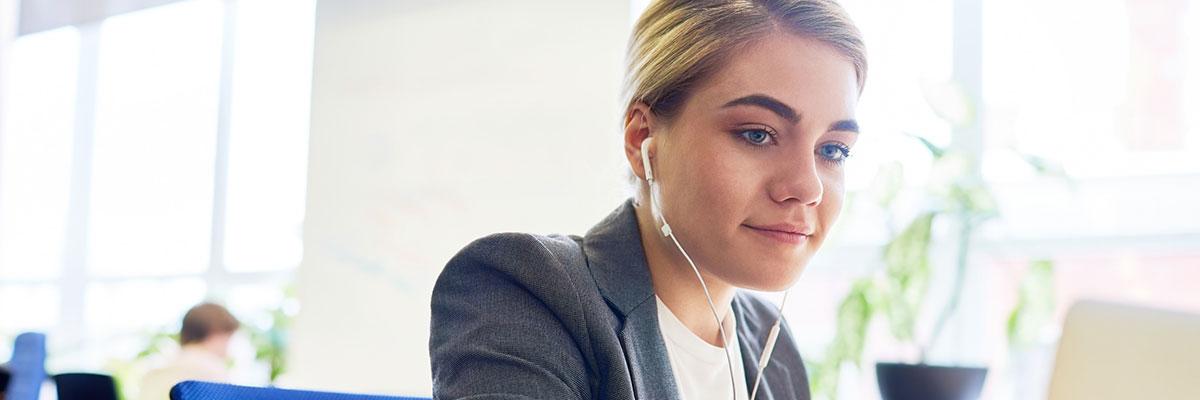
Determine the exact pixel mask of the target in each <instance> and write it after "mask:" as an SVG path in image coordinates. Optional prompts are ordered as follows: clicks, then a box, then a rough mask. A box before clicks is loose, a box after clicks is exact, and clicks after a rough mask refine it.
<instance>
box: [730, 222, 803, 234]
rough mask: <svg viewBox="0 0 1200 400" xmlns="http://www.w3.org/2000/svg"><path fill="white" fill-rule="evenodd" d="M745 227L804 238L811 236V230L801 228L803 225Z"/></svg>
mask: <svg viewBox="0 0 1200 400" xmlns="http://www.w3.org/2000/svg"><path fill="white" fill-rule="evenodd" d="M746 226H747V227H750V228H751V229H758V230H764V231H775V232H783V233H794V234H800V235H804V236H812V234H813V228H811V227H807V226H803V225H793V224H775V225H746Z"/></svg>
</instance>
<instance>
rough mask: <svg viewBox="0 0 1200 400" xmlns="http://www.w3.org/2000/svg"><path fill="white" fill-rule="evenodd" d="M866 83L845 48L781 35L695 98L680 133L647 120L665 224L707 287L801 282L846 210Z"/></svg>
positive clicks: (683, 112) (741, 56)
mask: <svg viewBox="0 0 1200 400" xmlns="http://www.w3.org/2000/svg"><path fill="white" fill-rule="evenodd" d="M856 82H857V81H856V76H855V70H854V66H853V65H852V64H851V63H850V62H849V61H848V60H847V59H846V58H845V57H843V56H842V55H841V53H839V52H838V51H836V50H835V49H834V48H832V47H830V46H828V45H826V44H824V43H821V42H819V41H816V40H813V39H808V38H803V37H799V36H794V35H788V34H773V35H771V36H768V37H766V38H764V39H763V40H761V41H759V42H755V43H754V44H753V45H751V46H748V47H746V48H745V49H743V50H741V51H740V52H737V53H735V54H734V55H733V57H732V58H731V59H730V60H728V61H727V64H726V65H725V66H724V68H723V69H722V70H720V71H717V72H716V73H715V74H714V75H713V76H711V77H709V78H708V79H707V81H705V82H703V83H702V84H701V85H699V86H697V87H696V88H694V90H693V91H692V92H691V94H690V97H689V98H688V99H687V101H686V102H685V103H684V104H683V105H682V107H681V109H680V110H679V112H678V113H677V114H676V116H675V117H674V119H673V120H672V121H670V122H669V123H667V122H666V121H662V120H661V119H660V120H658V121H653V120H654V118H655V116H654V115H653V113H646V115H645V118H646V119H647V120H648V125H649V126H650V129H649V132H651V133H650V134H651V135H652V136H653V137H654V138H655V141H654V148H653V149H652V150H651V151H650V153H651V157H652V161H651V162H652V163H653V167H654V176H655V178H656V180H657V181H658V183H659V186H660V192H659V194H660V195H661V198H660V199H659V200H660V201H661V204H662V208H663V214H664V215H665V217H666V219H667V221H668V222H669V223H670V224H671V227H672V229H673V231H674V232H675V233H676V234H677V237H678V239H679V240H680V243H681V244H682V245H683V247H684V249H686V250H687V251H688V254H689V255H691V256H692V257H693V259H694V260H696V262H697V265H698V266H699V267H700V268H701V269H703V270H704V271H705V272H706V274H707V275H711V276H715V277H717V278H720V279H721V280H723V281H725V282H726V283H729V284H731V285H734V286H738V287H743V288H750V289H756V290H772V291H774V290H782V289H784V288H786V287H788V286H790V285H791V284H792V282H794V281H795V280H796V278H798V277H799V275H800V273H801V272H802V271H803V270H804V266H805V265H807V263H808V260H809V259H810V258H811V257H812V255H813V253H815V252H816V250H817V248H819V247H820V246H821V243H822V242H823V241H824V240H825V238H826V237H827V236H828V235H829V230H830V228H831V227H832V226H833V223H834V221H835V220H836V219H837V216H838V213H839V212H840V210H841V207H842V199H843V197H844V193H843V192H844V187H843V180H844V176H845V173H844V172H843V168H844V166H843V161H845V158H846V156H847V155H848V154H849V152H850V149H851V148H853V147H854V143H855V141H856V140H857V139H858V126H857V123H856V122H855V119H854V109H855V106H856V104H857V98H858V86H857V83H856ZM642 107H644V106H642ZM635 116H636V111H635ZM631 161H632V160H631ZM635 170H636V171H638V172H643V171H641V169H640V168H636V167H635ZM642 175H643V176H644V174H642ZM658 237H659V239H661V240H669V239H668V238H663V237H661V236H658ZM669 247H670V248H672V249H673V245H672V246H669Z"/></svg>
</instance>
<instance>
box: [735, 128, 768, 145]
mask: <svg viewBox="0 0 1200 400" xmlns="http://www.w3.org/2000/svg"><path fill="white" fill-rule="evenodd" d="M738 135H739V136H741V137H742V139H744V140H745V141H747V142H750V144H752V145H755V146H766V145H768V144H771V141H772V140H774V138H772V135H771V133H770V132H767V131H766V130H763V129H747V130H744V131H741V132H738Z"/></svg>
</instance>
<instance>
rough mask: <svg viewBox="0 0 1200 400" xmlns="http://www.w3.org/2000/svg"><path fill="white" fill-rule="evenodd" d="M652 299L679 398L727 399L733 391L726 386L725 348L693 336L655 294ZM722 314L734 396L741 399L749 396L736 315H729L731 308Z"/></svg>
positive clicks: (727, 371)
mask: <svg viewBox="0 0 1200 400" xmlns="http://www.w3.org/2000/svg"><path fill="white" fill-rule="evenodd" d="M654 299H655V300H656V301H657V302H658V328H659V330H660V331H662V336H663V343H665V344H666V345H667V358H669V359H670V360H671V372H672V373H673V374H674V375H675V383H676V386H678V388H679V398H680V400H730V397H731V396H732V395H733V393H734V392H735V391H734V390H733V389H730V387H729V361H728V360H727V359H726V358H725V349H722V348H720V347H717V346H713V345H711V344H709V343H708V342H705V341H704V339H701V338H700V337H699V336H696V334H694V333H692V331H691V330H689V329H688V328H687V326H686V325H684V324H683V322H682V321H680V320H679V318H676V317H675V314H674V313H672V312H671V309H669V308H667V305H666V304H663V302H662V299H660V298H658V296H654ZM725 315H727V316H728V317H726V318H725V320H724V321H721V325H722V326H723V327H724V329H725V334H726V335H727V338H728V339H729V343H727V344H728V345H729V346H728V349H729V356H730V357H732V358H733V376H734V384H735V385H737V388H736V393H737V399H736V400H745V399H748V398H749V397H750V391H749V390H748V389H747V388H746V371H745V368H744V367H743V366H742V350H741V347H739V345H738V338H737V321H736V320H737V318H734V317H733V311H732V310H729V311H728V312H727V313H726V314H725Z"/></svg>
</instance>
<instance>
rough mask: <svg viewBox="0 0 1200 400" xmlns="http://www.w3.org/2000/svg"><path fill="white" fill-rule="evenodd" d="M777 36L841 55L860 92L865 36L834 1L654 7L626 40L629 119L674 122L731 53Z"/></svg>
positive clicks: (695, 2) (680, 2)
mask: <svg viewBox="0 0 1200 400" xmlns="http://www.w3.org/2000/svg"><path fill="white" fill-rule="evenodd" d="M779 31H782V32H787V33H791V34H795V35H799V36H803V37H807V38H811V39H815V40H818V41H821V42H823V43H825V44H827V45H829V46H831V47H833V48H834V49H837V50H838V51H839V52H841V53H842V54H843V55H844V56H846V58H847V59H849V61H850V62H851V63H852V64H854V69H855V73H856V75H857V78H858V89H859V92H860V93H861V92H862V88H863V85H864V83H865V81H866V75H867V59H866V50H865V48H864V46H863V42H862V35H861V34H860V33H859V31H858V28H856V27H855V26H854V23H853V22H852V21H850V17H849V16H847V15H846V12H845V10H844V9H842V7H841V6H840V5H838V4H837V2H836V1H834V0H656V1H654V2H653V3H651V4H650V6H649V7H648V8H647V9H646V11H645V12H644V13H642V16H641V18H639V19H638V22H637V25H636V26H635V27H634V29H633V35H632V37H631V38H630V41H629V55H628V57H629V65H628V71H627V72H626V82H625V97H626V99H627V100H628V102H627V103H626V109H625V116H624V118H626V119H628V118H629V116H630V115H629V111H630V109H631V108H632V107H633V106H634V105H635V104H636V103H638V102H642V103H645V104H646V105H647V106H649V107H650V110H651V111H652V112H653V113H654V115H656V116H658V117H661V118H664V119H665V120H667V121H670V120H671V119H672V117H674V116H675V114H676V113H677V112H678V111H679V108H680V106H681V105H682V104H683V103H684V102H686V101H687V98H688V95H689V93H690V89H692V88H693V87H695V86H696V85H697V84H698V83H699V82H701V81H702V80H704V79H706V78H707V77H708V76H709V75H710V74H712V73H714V72H715V71H716V70H718V69H719V68H721V67H723V66H724V62H725V60H726V59H727V58H728V56H729V54H730V53H731V52H733V51H735V50H736V49H738V48H739V47H742V46H745V45H746V44H749V43H751V42H753V41H755V40H757V39H760V38H762V37H764V36H767V35H768V34H770V33H772V32H779ZM626 122H628V121H626Z"/></svg>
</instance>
